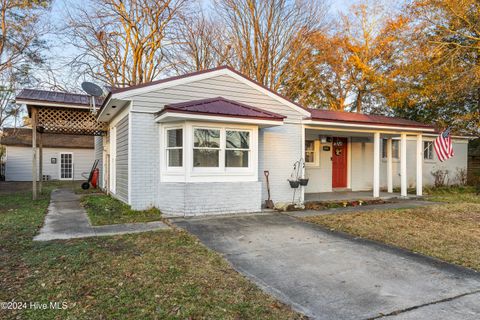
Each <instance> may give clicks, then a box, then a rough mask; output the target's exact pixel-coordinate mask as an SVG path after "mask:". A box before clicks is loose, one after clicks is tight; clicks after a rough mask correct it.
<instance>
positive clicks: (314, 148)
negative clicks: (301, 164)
mask: <svg viewBox="0 0 480 320" xmlns="http://www.w3.org/2000/svg"><path fill="white" fill-rule="evenodd" d="M308 141H311V142H313V150H308V149H307V146H306V144H307V142H308ZM316 144H317V142H316V141H315V140H310V139H305V155H304V157H305V165H307V164H308V165H314V164H316V161H317V155H316V152H315V151H316ZM307 153H311V154H312V155H313V161H307Z"/></svg>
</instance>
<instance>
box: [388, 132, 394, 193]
mask: <svg viewBox="0 0 480 320" xmlns="http://www.w3.org/2000/svg"><path fill="white" fill-rule="evenodd" d="M387 189H388V192H389V193H392V192H393V150H392V138H388V140H387Z"/></svg>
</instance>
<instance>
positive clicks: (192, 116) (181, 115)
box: [155, 110, 283, 127]
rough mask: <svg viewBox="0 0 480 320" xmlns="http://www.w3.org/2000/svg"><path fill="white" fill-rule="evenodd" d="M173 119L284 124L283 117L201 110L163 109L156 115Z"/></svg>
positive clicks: (171, 120)
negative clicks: (239, 114)
mask: <svg viewBox="0 0 480 320" xmlns="http://www.w3.org/2000/svg"><path fill="white" fill-rule="evenodd" d="M173 121H204V122H223V123H238V124H253V125H259V126H263V127H268V126H280V125H283V119H280V118H261V117H242V116H233V115H222V114H207V113H199V112H185V111H178V110H166V111H164V110H162V111H161V112H158V113H157V114H156V117H155V122H158V123H164V122H173Z"/></svg>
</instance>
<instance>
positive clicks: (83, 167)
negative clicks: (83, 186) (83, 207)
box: [5, 146, 95, 181]
mask: <svg viewBox="0 0 480 320" xmlns="http://www.w3.org/2000/svg"><path fill="white" fill-rule="evenodd" d="M37 152H39V151H37ZM62 152H72V153H73V173H74V179H75V180H86V179H85V178H84V177H82V173H87V174H88V173H89V172H90V169H91V167H92V165H93V161H94V158H95V156H94V150H93V149H67V148H43V174H44V175H49V176H50V179H52V180H57V179H58V178H59V171H60V169H59V168H60V153H62ZM37 155H38V153H37ZM51 158H56V159H57V163H56V164H52V163H51ZM5 179H6V180H7V181H32V148H29V147H15V146H7V161H6V169H5Z"/></svg>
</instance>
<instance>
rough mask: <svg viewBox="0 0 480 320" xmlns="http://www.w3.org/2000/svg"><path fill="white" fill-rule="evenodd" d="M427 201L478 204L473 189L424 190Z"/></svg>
mask: <svg viewBox="0 0 480 320" xmlns="http://www.w3.org/2000/svg"><path fill="white" fill-rule="evenodd" d="M425 194H426V195H427V200H431V201H437V202H448V203H480V196H477V194H476V190H475V187H470V186H465V187H442V188H426V189H425Z"/></svg>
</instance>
